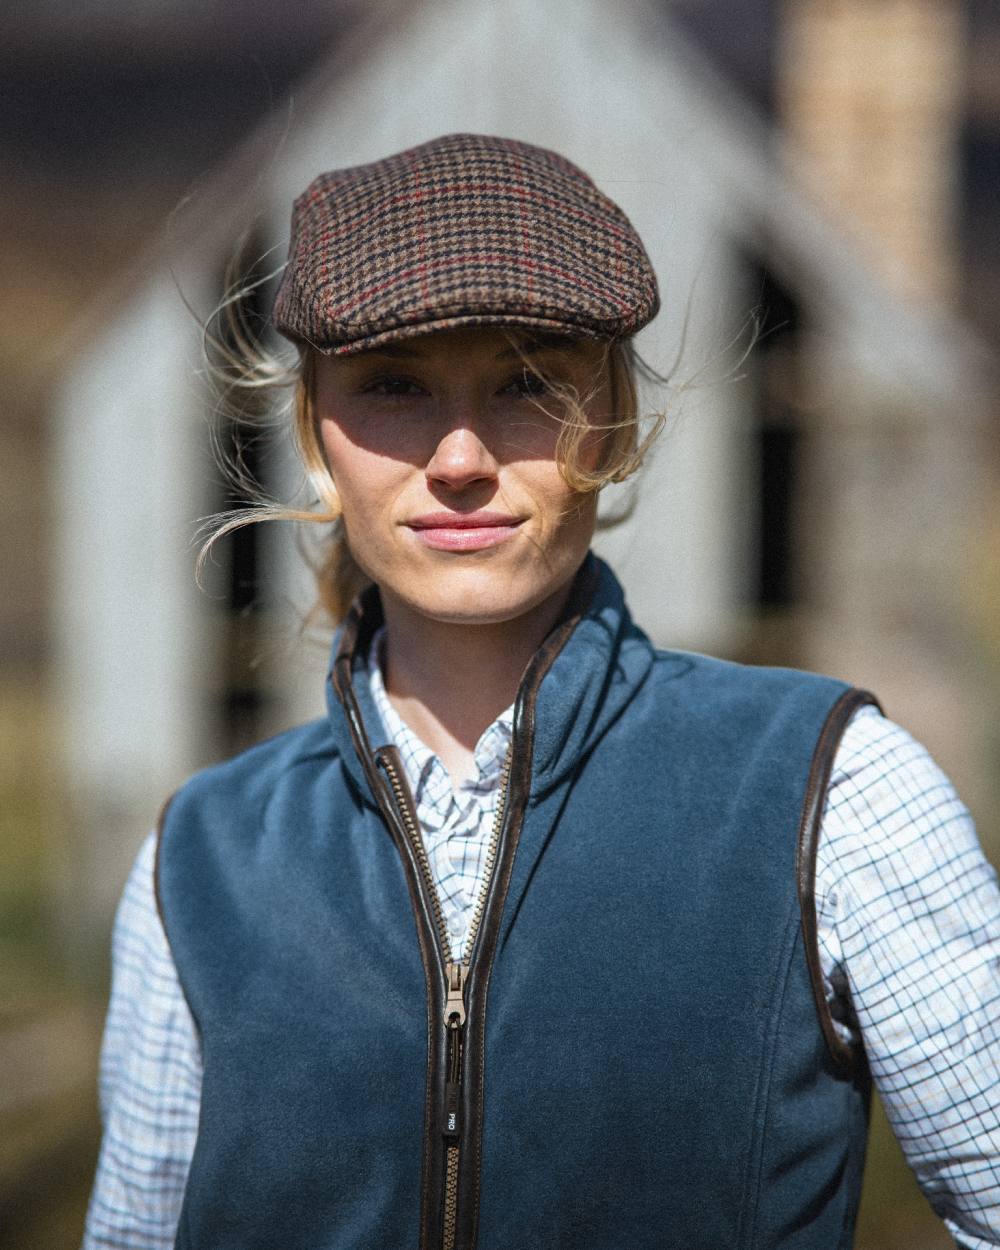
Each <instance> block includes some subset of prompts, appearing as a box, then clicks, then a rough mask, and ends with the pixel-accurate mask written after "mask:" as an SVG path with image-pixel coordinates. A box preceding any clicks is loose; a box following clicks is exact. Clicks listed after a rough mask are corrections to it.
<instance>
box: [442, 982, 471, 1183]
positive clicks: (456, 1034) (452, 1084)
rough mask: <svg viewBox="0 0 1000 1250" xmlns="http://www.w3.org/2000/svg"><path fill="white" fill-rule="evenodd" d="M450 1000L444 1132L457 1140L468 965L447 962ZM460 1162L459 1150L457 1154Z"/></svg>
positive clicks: (447, 1005) (447, 1019)
mask: <svg viewBox="0 0 1000 1250" xmlns="http://www.w3.org/2000/svg"><path fill="white" fill-rule="evenodd" d="M445 970H446V972H447V974H448V1001H447V1003H446V1004H445V1009H444V1019H445V1028H446V1029H447V1030H448V1058H447V1070H446V1072H445V1086H444V1116H443V1118H442V1123H441V1131H442V1133H443V1134H444V1137H445V1140H447V1141H448V1142H449V1143H450V1142H456V1143H457V1141H458V1139H459V1138H460V1137H461V1136H462V1117H461V1104H462V1042H463V1041H464V1037H463V1034H464V1032H465V1003H464V1001H463V999H462V991H463V989H464V988H465V974H466V972H467V971H468V969H467V968H466V966H465V964H456V963H448V964H446V965H445ZM456 1161H457V1153H456Z"/></svg>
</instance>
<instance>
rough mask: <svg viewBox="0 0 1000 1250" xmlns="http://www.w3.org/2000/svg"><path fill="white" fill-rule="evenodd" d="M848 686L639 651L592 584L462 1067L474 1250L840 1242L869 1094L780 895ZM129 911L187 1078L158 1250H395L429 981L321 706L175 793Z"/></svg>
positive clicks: (541, 698) (397, 870) (414, 1163)
mask: <svg viewBox="0 0 1000 1250" xmlns="http://www.w3.org/2000/svg"><path fill="white" fill-rule="evenodd" d="M363 652H364V648H363V647H360V646H359V647H358V648H357V654H356V656H355V660H354V666H355V669H358V668H362V667H363V665H364V662H365V660H364V654H363ZM355 689H356V692H357V696H358V699H359V702H360V706H361V711H362V714H363V716H364V720H365V723H366V724H367V725H368V727H369V729H370V731H371V732H372V733H373V734H375V735H376V739H375V740H376V742H377V740H378V736H379V735H380V734H381V730H376V729H375V726H377V724H378V721H377V717H376V715H375V711H374V708H373V706H372V705H371V702H370V699H369V696H368V694H367V683H366V682H365V681H364V680H363V677H362V675H361V674H360V673H359V674H358V678H357V680H356V682H355ZM845 689H846V688H845V687H844V686H842V685H841V684H840V683H838V682H835V681H832V680H829V679H826V678H821V677H817V676H814V675H811V674H804V673H799V672H792V671H785V670H775V669H754V668H747V667H741V666H738V665H733V664H729V663H724V662H721V661H717V660H712V659H707V658H705V657H702V656H697V655H690V654H683V653H673V652H657V651H654V650H653V649H652V647H651V646H650V644H649V642H648V640H647V638H646V637H645V635H644V634H642V633H641V632H640V631H639V630H638V629H637V628H636V627H635V626H634V625H633V624H632V622H631V620H630V618H629V616H628V613H627V610H626V608H625V605H624V602H623V600H622V595H621V591H620V588H619V586H618V584H617V582H616V581H615V579H614V577H613V576H612V575H611V573H610V572H609V571H608V570H607V569H606V568H605V567H603V566H601V567H600V580H599V584H598V587H597V590H596V593H595V594H594V597H593V599H592V601H591V604H590V607H589V610H588V611H587V612H586V614H585V615H584V616H583V618H582V619H581V620H580V622H579V623H578V624H577V625H576V627H575V629H574V630H573V632H572V634H571V635H570V637H569V639H568V641H567V642H566V643H565V645H564V646H563V647H562V650H561V651H560V653H559V654H558V656H557V657H556V659H555V660H554V662H553V663H552V665H551V668H550V669H549V671H548V672H547V675H546V676H545V677H544V679H543V680H542V682H541V685H540V687H539V689H538V694H537V705H536V716H535V724H536V728H535V734H534V741H533V750H532V759H531V783H530V793H529V798H528V800H527V806H526V809H525V814H524V819H523V827H522V829H521V833H520V841H519V843H518V846H517V850H516V855H515V858H514V861H513V869H512V876H511V880H510V886H509V890H508V892H507V896H506V900H505V903H504V907H503V912H502V919H501V922H500V927H499V931H498V937H497V945H496V954H495V958H494V960H493V966H492V973H491V975H490V978H489V985H488V999H487V1007H486V1016H485V1034H484V1036H485V1045H484V1059H483V1070H482V1072H480V1073H478V1074H476V1075H477V1076H478V1077H479V1078H480V1079H481V1081H482V1089H483V1120H482V1135H481V1163H480V1166H479V1169H478V1178H477V1182H476V1184H477V1197H478V1232H477V1234H476V1235H475V1244H476V1245H477V1246H478V1247H479V1248H480V1250H522V1248H523V1250H543V1248H550V1247H551V1248H552V1250H556V1248H557V1247H558V1250H646V1248H649V1250H652V1248H653V1247H657V1248H660V1247H676V1248H677V1250H751V1248H753V1250H765V1248H766V1250H778V1248H779V1247H780V1248H781V1250H836V1248H838V1247H841V1248H843V1247H848V1246H850V1245H851V1241H852V1229H853V1223H854V1216H855V1211H856V1207H857V1200H858V1193H859V1186H860V1179H861V1171H862V1161H863V1155H864V1141H865V1134H866V1122H867V1095H868V1086H867V1078H866V1075H865V1072H864V1067H863V1064H861V1065H859V1067H858V1068H857V1069H856V1071H855V1073H854V1074H852V1073H851V1072H850V1071H848V1072H845V1071H844V1070H843V1069H842V1068H841V1067H840V1066H838V1064H837V1063H835V1062H834V1060H833V1058H832V1056H831V1054H830V1052H829V1050H828V1048H827V1044H826V1042H825V1041H824V1033H823V1030H822V1029H821V1027H820V1021H819V1017H818V1012H817V1006H816V1002H815V1000H814V988H813V984H812V983H811V981H810V974H809V968H808V964H807V958H806V945H807V944H806V943H805V942H804V939H803V928H802V924H801V921H800V907H799V899H798V896H797V891H796V848H797V836H798V831H799V827H800V823H801V820H802V814H803V809H804V807H806V806H808V803H809V801H810V798H811V799H812V801H813V803H815V795H813V796H810V795H809V794H807V790H808V789H809V785H808V781H809V777H810V768H811V762H812V761H813V757H814V752H815V751H816V747H817V742H818V741H819V740H820V738H821V734H822V733H823V730H824V725H825V724H826V723H827V721H828V717H829V715H830V713H831V709H833V708H834V707H835V705H837V704H838V700H840V701H841V704H842V703H843V698H842V696H844V694H845ZM158 895H159V900H160V905H161V909H162V914H163V919H164V924H165V928H166V932H167V935H168V938H169V941H170V945H171V948H172V951H173V955H174V958H175V961H176V965H177V969H178V973H179V976H180V980H181V983H182V985H183V988H184V991H185V994H186V996H187V998H188V1001H189V1003H190V1006H191V1010H192V1012H193V1015H194V1019H195V1021H196V1023H197V1026H198V1029H199V1031H200V1035H201V1040H202V1045H203V1057H204V1083H203V1093H202V1111H201V1122H200V1127H199V1134H198V1141H197V1147H196V1150H195V1154H194V1159H193V1163H192V1167H191V1172H190V1177H189V1180H188V1187H187V1193H186V1198H185V1203H184V1209H183V1213H182V1218H181V1227H180V1231H179V1234H178V1240H177V1246H179V1247H184V1248H185V1250H195V1248H196V1250H278V1248H280V1250H417V1247H418V1245H419V1243H420V1229H419V1213H420V1207H421V1186H422V1184H423V1183H424V1180H425V1179H426V1178H422V1171H421V1149H422V1147H421V1143H422V1141H423V1137H424V1133H425V1110H426V1108H425V1097H426V1094H427V1079H426V1072H427V1060H428V1047H429V1044H430V1039H429V1035H428V1013H427V1005H426V1004H427V986H426V983H425V975H424V970H423V966H422V963H421V958H420V952H419V950H418V941H417V929H416V925H415V919H414V910H413V906H412V905H411V899H410V897H409V894H408V890H407V884H406V880H405V877H404V872H403V868H402V862H401V857H400V853H399V851H398V850H397V848H396V846H395V844H394V842H393V840H392V839H391V837H390V836H389V833H388V831H387V826H386V824H385V822H384V821H383V818H382V816H381V815H380V813H379V811H378V809H377V807H376V804H375V802H374V801H373V797H372V792H371V788H370V786H369V783H368V780H367V779H366V774H365V771H364V769H363V768H362V764H361V761H360V759H359V755H358V752H357V750H356V749H355V747H354V745H353V743H352V740H351V736H350V733H349V732H348V726H347V722H346V718H345V716H344V712H343V710H342V708H341V706H340V703H339V701H338V700H337V699H336V698H334V697H331V705H330V709H329V715H328V717H326V718H325V719H323V720H321V721H319V722H316V723H312V724H309V725H305V726H303V727H301V728H298V729H295V730H292V731H290V732H288V733H286V734H283V735H281V736H280V737H277V738H275V739H273V740H271V741H269V742H266V743H264V744H263V745H261V746H258V747H256V748H254V749H252V750H250V751H248V752H246V753H245V754H243V755H241V756H239V757H238V758H237V759H234V760H232V761H230V762H228V763H225V764H222V765H220V766H217V767H213V768H211V769H209V770H207V771H206V772H204V773H201V774H199V775H198V776H196V777H194V778H193V779H192V780H191V781H190V782H188V783H187V785H185V786H184V787H183V788H182V789H181V790H180V791H179V793H178V794H177V795H176V796H175V798H174V800H173V801H172V803H171V804H170V806H169V809H168V811H167V814H166V817H165V820H164V823H163V826H162V833H161V840H160V848H159V857H158ZM458 1250H472V1244H468V1245H460V1246H459V1247H458Z"/></svg>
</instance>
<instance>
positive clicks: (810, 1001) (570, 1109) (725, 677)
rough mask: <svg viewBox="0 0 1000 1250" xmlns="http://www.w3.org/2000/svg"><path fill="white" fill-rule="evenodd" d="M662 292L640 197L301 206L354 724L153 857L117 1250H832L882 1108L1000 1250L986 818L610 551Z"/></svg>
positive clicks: (129, 980)
mask: <svg viewBox="0 0 1000 1250" xmlns="http://www.w3.org/2000/svg"><path fill="white" fill-rule="evenodd" d="M657 305H658V298H657V292H656V284H655V279H654V277H653V273H652V270H651V268H650V266H649V262H648V259H647V258H646V255H645V252H644V250H643V248H642V244H641V242H640V240H639V239H638V236H637V235H636V234H635V231H634V230H633V228H632V227H631V225H630V223H629V222H628V220H627V219H626V218H625V216H624V214H623V213H622V212H621V210H620V209H618V208H617V207H616V206H615V205H614V204H613V203H611V202H610V201H609V200H608V199H607V198H606V197H605V196H603V195H602V194H601V193H600V192H599V191H598V190H597V188H596V187H594V185H593V184H592V183H591V182H590V180H589V179H588V178H587V177H586V176H585V175H584V174H583V173H581V171H579V170H578V169H577V168H576V167H575V166H573V165H571V164H569V163H568V162H567V161H565V160H563V159H562V158H561V157H559V156H557V155H556V154H554V153H551V152H547V151H544V150H542V149H539V148H535V147H532V146H530V145H527V144H522V143H517V142H513V141H510V140H502V139H493V138H488V137H484V136H474V135H451V136H446V137H444V138H442V139H438V140H435V141H434V142H432V143H428V144H424V145H422V146H421V147H418V148H415V149H412V150H410V151H407V152H404V153H401V154H399V155H397V156H394V157H390V158H388V159H387V160H384V161H380V162H377V163H375V164H373V165H369V166H363V167H359V168H356V169H351V170H345V171H337V172H335V173H331V174H325V175H321V176H320V177H319V178H318V179H316V181H315V182H314V183H313V184H312V185H311V186H310V188H309V189H308V190H307V191H306V193H305V194H304V195H303V196H302V197H300V199H299V200H298V201H297V202H296V207H295V213H294V217H293V230H292V241H291V249H290V255H289V261H288V265H287V266H286V269H285V273H284V277H283V279H282V285H281V288H280V290H279V293H278V297H277V301H276V305H275V314H274V320H275V324H276V326H277V327H278V329H279V330H281V331H282V333H284V334H285V335H286V336H288V337H289V338H291V339H292V340H293V341H294V342H296V343H297V344H298V345H299V347H300V355H301V376H300V381H299V389H298V404H297V430H298V436H299V441H300V444H301V450H302V453H303V458H304V462H305V465H306V467H307V469H308V472H309V474H310V478H311V480H312V482H313V485H314V487H315V489H316V493H317V496H318V498H319V500H320V501H321V502H322V504H323V505H324V510H323V511H322V512H321V513H319V514H318V515H320V516H322V517H325V518H326V519H330V518H332V517H337V518H339V519H338V521H337V525H338V533H339V539H338V541H337V543H336V544H335V545H334V546H332V547H331V549H330V553H329V557H328V559H327V561H326V564H325V567H324V569H323V570H322V574H321V578H320V582H321V593H322V595H323V596H324V598H325V601H326V602H327V603H328V604H329V605H331V606H332V608H333V609H334V611H335V612H336V611H342V607H343V603H344V600H345V598H348V597H350V596H349V594H348V591H350V592H351V593H353V590H354V589H355V588H356V587H358V586H361V587H362V588H363V589H362V591H361V593H360V595H359V596H358V598H357V599H356V600H355V602H354V606H353V607H352V608H351V610H350V612H349V613H348V615H347V617H346V620H345V621H344V623H343V625H342V627H341V629H340V630H339V632H338V634H337V637H336V639H335V642H334V654H333V659H332V662H331V669H330V682H329V715H328V716H327V717H326V718H324V719H323V720H321V721H319V722H316V723H313V724H310V725H306V726H303V727H301V728H299V729H295V730H292V731H290V732H289V733H286V734H283V735H280V736H279V737H278V738H276V739H273V740H272V741H270V742H266V743H264V744H262V745H261V746H258V747H256V748H254V749H253V750H251V751H249V752H246V753H245V754H244V755H242V756H239V757H237V758H236V759H235V760H232V761H230V762H228V763H226V764H223V765H221V766H218V767H215V768H211V769H209V770H207V771H206V772H204V773H202V774H200V775H199V776H197V777H195V778H193V779H192V780H191V781H190V782H189V783H188V784H187V785H185V786H184V787H183V788H182V789H181V790H180V791H179V792H178V794H177V795H176V796H175V797H174V799H173V800H172V801H171V802H170V804H169V805H168V808H167V810H166V812H165V814H164V817H163V819H162V820H161V825H160V830H159V835H158V838H157V839H156V841H155V844H154V842H153V841H152V840H151V841H150V842H148V843H147V844H146V846H145V847H144V849H143V851H142V852H141V854H140V856H139V859H138V861H137V864H136V868H135V870H134V872H133V875H132V878H131V880H130V883H129V886H128V887H127V889H126V893H125V897H124V899H123V903H122V908H121V911H120V913H119V919H118V924H117V929H116V943H115V968H116V970H115V984H114V989H113V994H112V1004H111V1009H110V1013H109V1021H108V1028H107V1036H106V1044H105V1052H104V1061H103V1103H104V1113H105V1122H106V1132H105V1143H104V1148H103V1151H102V1158H101V1163H100V1166H99V1172H98V1180H97V1184H96V1186H95V1191H94V1196H93V1199H92V1202H91V1209H90V1215H89V1219H88V1232H87V1238H86V1243H85V1244H86V1246H87V1247H98V1246H125V1245H127V1246H130V1247H153V1246H169V1245H173V1244H176V1245H177V1246H179V1247H211V1248H212V1250H223V1248H225V1247H232V1248H233V1250H236V1248H237V1247H238V1248H239V1250H250V1248H251V1247H262V1248H263V1247H268V1248H273V1247H277V1246H280V1247H282V1250H292V1248H295V1247H302V1248H305V1247H308V1248H309V1250H317V1248H318V1247H330V1248H331V1250H332V1248H335V1247H336V1248H340V1247H352V1248H360V1247H371V1248H374V1247H379V1248H382V1247H414V1248H416V1247H420V1248H421V1250H429V1248H431V1247H433V1248H435V1250H437V1248H438V1247H445V1248H446V1250H452V1248H455V1247H462V1248H463V1250H471V1248H472V1247H473V1246H478V1247H482V1248H483V1250H494V1248H497V1250H499V1248H501V1247H503V1248H504V1250H507V1248H513V1247H518V1248H519V1247H528V1246H531V1247H560V1248H562V1247H567V1248H576V1247H581V1248H582V1247H586V1248H587V1250H612V1248H615V1250H617V1248H618V1247H629V1248H630V1250H634V1248H641V1247H654V1246H655V1247H662V1246H677V1247H682V1246H683V1247H685V1248H691V1247H705V1250H720V1247H736V1246H740V1247H789V1248H790V1247H797V1248H806V1247H807V1248H810V1250H830V1248H831V1247H846V1246H849V1245H850V1244H851V1241H852V1229H853V1223H854V1216H855V1212H856V1207H857V1199H858V1191H859V1185H860V1179H861V1172H862V1162H863V1153H864V1142H865V1134H866V1124H867V1110H868V1094H869V1081H870V1075H872V1076H874V1078H875V1082H876V1084H877V1086H878V1089H879V1092H880V1093H881V1095H882V1098H883V1100H884V1102H885V1104H886V1107H887V1110H888V1112H889V1115H890V1118H891V1120H892V1122H893V1124H894V1126H895V1128H896V1131H897V1133H898V1135H899V1137H900V1140H901V1142H902V1144H903V1147H904V1149H905V1150H906V1152H907V1155H908V1157H909V1159H910V1161H911V1163H912V1164H913V1166H914V1167H915V1169H916V1171H917V1174H918V1177H919V1179H920V1180H921V1183H922V1185H923V1186H924V1189H925V1192H926V1193H927V1194H928V1197H929V1198H930V1200H931V1201H932V1203H934V1205H935V1207H936V1209H937V1210H938V1212H939V1213H940V1215H941V1216H942V1218H944V1219H945V1221H946V1223H947V1224H948V1226H949V1228H950V1229H951V1230H952V1232H953V1234H954V1235H955V1236H956V1237H957V1238H959V1239H960V1242H961V1244H962V1245H965V1246H969V1247H983V1246H992V1245H1000V1165H998V1145H1000V1138H998V1131H997V1114H996V1099H995V1096H994V1094H993V1085H994V1080H995V1077H994V1075H993V1074H994V1072H995V1067H996V1063H997V1060H998V1058H1000V1040H998V1036H997V1030H996V1027H995V1025H996V1019H997V1012H996V1003H997V1000H998V993H997V975H996V967H997V959H998V955H1000V902H998V892H997V886H996V878H995V874H994V873H993V871H992V869H990V868H989V866H988V865H987V864H986V862H985V860H984V859H983V857H982V853H981V851H980V850H979V847H978V844H977V842H976V838H975V834H974V831H973V830H972V827H971V823H970V821H969V818H968V814H967V813H966V811H965V810H964V808H963V807H962V806H961V804H960V803H959V802H958V800H957V799H956V797H955V795H954V792H953V791H952V789H951V787H950V786H949V784H948V782H947V780H946V779H945V778H944V777H943V776H942V774H941V773H940V772H939V770H937V768H936V767H935V765H934V764H933V763H932V761H931V760H930V759H929V758H928V756H927V755H926V752H924V751H923V749H922V748H921V747H920V746H919V745H917V744H916V743H915V742H913V740H912V739H911V738H909V737H908V735H906V733H905V732H904V731H903V730H901V729H899V728H898V727H897V726H895V725H893V724H892V723H891V722H889V721H887V720H885V719H884V718H883V717H882V716H881V715H880V713H879V710H878V708H877V706H876V705H875V702H874V699H873V698H872V696H870V695H867V694H865V693H863V692H859V691H855V690H851V689H850V688H848V687H845V686H843V685H842V684H841V683H839V682H836V681H833V680H830V679H827V678H823V677H818V676H815V675H812V674H805V673H797V672H791V671H787V670H767V669H750V668H743V667H740V666H737V665H731V664H726V663H722V662H720V661H716V660H711V659H708V658H705V657H701V656H695V655H687V654H682V653H675V652H656V651H654V650H653V649H652V648H651V647H650V645H649V643H648V640H647V639H646V637H645V636H644V635H643V634H642V633H641V632H640V631H639V630H638V629H637V628H636V626H635V625H633V624H632V622H631V620H630V618H629V615H628V611H627V609H626V607H625V604H624V602H623V599H622V594H621V591H620V588H619V586H618V584H617V582H616V581H615V579H614V576H613V575H612V573H611V572H610V570H609V569H608V568H607V567H606V566H604V565H602V564H601V563H600V562H599V561H597V560H596V559H595V558H594V557H593V556H592V555H590V554H588V547H589V543H590V540H591V536H592V532H593V528H594V520H595V508H596V499H597V494H598V491H599V488H600V487H601V486H602V485H603V484H604V483H605V482H606V481H608V480H612V479H618V478H621V477H624V476H626V475H627V474H628V473H629V472H631V471H632V469H634V468H635V467H636V465H637V463H638V461H639V460H640V459H641V452H642V446H641V445H640V439H639V435H638V425H637V415H636V409H635V388H634V385H633V373H632V370H633V358H632V354H631V349H630V346H629V343H630V336H631V335H632V334H633V333H634V332H635V331H636V330H637V329H639V328H640V327H641V326H642V325H643V324H645V323H646V322H647V321H648V320H649V319H650V318H651V317H652V316H653V315H654V314H655V312H656V309H657ZM154 859H155V866H154ZM154 876H155V881H154Z"/></svg>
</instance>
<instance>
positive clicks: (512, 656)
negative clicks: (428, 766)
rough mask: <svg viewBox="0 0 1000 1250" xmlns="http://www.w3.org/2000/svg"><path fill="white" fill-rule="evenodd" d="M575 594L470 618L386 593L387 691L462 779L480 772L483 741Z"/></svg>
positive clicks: (563, 591) (454, 777) (406, 718)
mask: <svg viewBox="0 0 1000 1250" xmlns="http://www.w3.org/2000/svg"><path fill="white" fill-rule="evenodd" d="M568 594H569V586H565V587H563V588H562V589H561V590H560V591H559V593H558V594H556V595H554V596H552V597H551V598H549V599H547V600H545V601H544V602H543V603H541V604H539V605H538V606H537V607H535V608H533V609H531V610H530V611H529V612H527V613H525V614H524V615H522V616H519V617H517V618H516V619H515V620H511V621H499V622H495V623H491V624H486V625H469V624H463V623H454V622H447V621H436V620H431V619H430V618H428V617H426V616H423V615H421V614H420V613H419V612H416V611H414V610H413V609H412V608H410V607H409V606H408V605H407V604H405V603H403V602H402V601H401V600H399V599H397V598H395V597H394V596H392V595H391V594H386V593H385V592H383V594H382V604H383V610H384V613H385V624H386V639H387V645H386V651H385V674H384V676H385V687H386V693H387V694H388V696H389V700H390V702H391V703H392V705H393V707H394V708H395V709H396V711H397V712H398V713H399V715H400V717H401V718H402V719H403V721H404V722H405V723H406V724H407V725H408V726H409V727H410V729H412V730H413V732H414V733H415V734H416V735H417V737H418V738H420V740H421V741H422V742H424V743H425V744H426V745H427V746H428V747H430V749H431V750H432V751H433V752H434V753H435V754H436V755H438V756H439V757H440V758H441V760H442V762H443V763H444V765H445V767H446V768H447V770H448V772H449V774H450V775H451V778H452V781H453V782H455V783H456V784H457V783H458V782H459V781H462V780H465V779H466V778H468V777H472V776H474V775H475V764H474V762H473V753H474V751H475V747H476V743H477V742H478V741H479V738H480V736H481V735H482V733H483V731H484V730H485V729H486V728H487V726H488V725H490V724H491V723H492V722H493V721H494V720H496V718H497V717H498V716H499V715H500V713H501V712H503V711H504V710H505V709H506V708H508V707H509V706H510V704H511V703H512V702H513V701H514V698H515V696H516V694H517V689H518V685H519V684H520V681H521V676H522V674H523V673H524V670H525V667H526V666H527V664H528V662H529V660H530V659H531V657H532V656H533V655H534V653H535V651H537V649H538V647H539V646H540V645H541V643H542V641H543V639H544V638H545V637H546V635H547V634H548V633H549V631H550V630H551V629H552V627H553V625H555V623H556V621H557V620H558V619H559V616H560V615H561V613H562V610H563V606H564V604H565V602H566V599H567V596H568Z"/></svg>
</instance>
